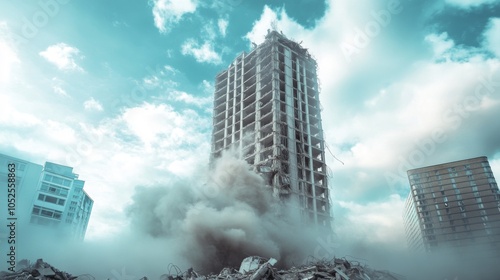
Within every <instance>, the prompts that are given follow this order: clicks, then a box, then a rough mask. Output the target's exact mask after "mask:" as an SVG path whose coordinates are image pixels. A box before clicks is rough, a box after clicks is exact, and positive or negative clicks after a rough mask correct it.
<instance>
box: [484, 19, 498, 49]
mask: <svg viewBox="0 0 500 280" xmlns="http://www.w3.org/2000/svg"><path fill="white" fill-rule="evenodd" d="M484 45H485V47H486V48H488V50H489V51H491V52H492V53H494V54H495V55H496V56H497V58H500V18H491V19H490V20H489V23H488V25H487V28H486V31H485V32H484Z"/></svg>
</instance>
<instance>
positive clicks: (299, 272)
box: [161, 257, 405, 280]
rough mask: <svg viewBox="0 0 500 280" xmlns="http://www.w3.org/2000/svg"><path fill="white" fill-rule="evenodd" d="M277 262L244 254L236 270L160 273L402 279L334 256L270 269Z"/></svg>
mask: <svg viewBox="0 0 500 280" xmlns="http://www.w3.org/2000/svg"><path fill="white" fill-rule="evenodd" d="M276 262H277V261H276V260H275V259H273V258H271V259H269V260H267V261H266V260H265V259H263V258H260V257H248V258H245V259H244V260H243V262H242V263H241V267H240V270H239V271H237V270H235V269H233V268H224V269H223V270H222V271H221V272H220V273H219V274H216V275H209V276H200V275H198V274H197V273H196V272H194V271H193V270H192V269H189V270H188V271H186V272H185V273H183V274H180V275H166V274H165V275H162V277H161V280H223V279H225V280H322V279H325V280H403V279H405V278H404V277H402V276H400V275H396V274H394V273H390V272H388V271H380V270H374V269H371V268H369V267H367V266H363V265H361V264H360V263H359V262H353V261H351V262H350V261H348V260H346V259H340V258H334V259H333V260H331V261H317V262H314V263H309V264H308V265H304V266H300V267H292V268H290V269H288V270H278V269H276V268H274V267H273V266H274V264H275V263H276Z"/></svg>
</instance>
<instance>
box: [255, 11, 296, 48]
mask: <svg viewBox="0 0 500 280" xmlns="http://www.w3.org/2000/svg"><path fill="white" fill-rule="evenodd" d="M273 23H276V25H277V29H278V30H279V31H282V32H283V33H284V34H286V35H287V36H293V35H294V34H300V33H303V32H304V30H305V29H304V27H303V26H301V25H300V24H298V23H297V22H296V21H294V20H293V19H291V18H290V17H288V15H287V13H286V11H285V9H284V8H282V9H278V10H277V11H274V10H272V9H271V8H269V7H268V6H267V5H266V6H264V10H263V12H262V15H261V17H260V19H259V20H257V21H256V22H254V24H253V27H252V30H251V31H250V32H248V33H247V34H246V35H245V37H246V38H247V39H248V40H250V42H253V43H256V44H260V43H262V42H263V41H264V39H265V36H266V34H267V31H268V30H269V29H270V28H271V26H272V24H273Z"/></svg>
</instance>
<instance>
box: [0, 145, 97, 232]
mask: <svg viewBox="0 0 500 280" xmlns="http://www.w3.org/2000/svg"><path fill="white" fill-rule="evenodd" d="M8 163H15V165H16V171H15V178H16V186H15V188H16V198H17V199H16V218H17V221H18V225H19V227H18V229H17V231H18V232H17V236H18V237H19V238H20V239H23V238H25V237H26V238H32V237H33V234H32V231H35V232H37V233H42V232H43V233H47V234H49V235H51V236H54V237H56V238H67V239H68V240H83V238H84V237H85V232H86V230H87V225H88V222H89V219H90V214H91V212H92V206H93V200H92V199H91V198H90V197H89V195H88V194H87V193H85V191H84V190H83V186H84V184H85V182H84V181H82V180H79V179H78V175H77V174H74V173H73V168H72V167H68V166H64V165H59V164H55V163H51V162H46V163H45V164H44V166H41V165H39V164H35V163H32V162H29V161H26V160H22V159H19V158H14V157H11V156H8V155H3V154H0V166H2V169H1V170H0V180H1V181H0V182H7V179H6V178H7V177H6V176H7V168H6V166H7V164H8ZM3 167H5V168H3ZM0 198H1V199H2V201H4V200H5V201H6V200H7V188H5V189H2V192H1V195H0ZM0 213H1V214H2V216H1V218H2V220H6V218H7V217H6V213H7V211H6V209H5V210H2V211H0ZM2 229H3V228H2ZM3 235H4V233H3V232H0V236H1V237H2V238H3Z"/></svg>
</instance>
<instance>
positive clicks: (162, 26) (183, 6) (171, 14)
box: [153, 0, 197, 33]
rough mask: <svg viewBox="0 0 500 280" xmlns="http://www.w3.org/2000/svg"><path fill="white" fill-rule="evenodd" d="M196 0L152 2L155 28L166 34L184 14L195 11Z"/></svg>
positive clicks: (155, 0) (156, 0) (160, 0)
mask: <svg viewBox="0 0 500 280" xmlns="http://www.w3.org/2000/svg"><path fill="white" fill-rule="evenodd" d="M196 7H197V1H196V0H153V16H154V22H155V26H156V27H157V28H158V29H159V30H160V32H161V33H168V32H169V31H170V29H171V28H172V26H173V25H174V24H176V23H178V22H179V21H180V20H181V19H182V17H183V16H184V15H185V14H188V13H193V12H194V11H196Z"/></svg>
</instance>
